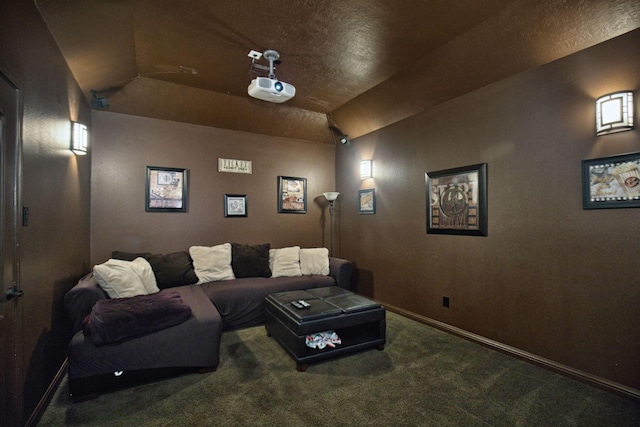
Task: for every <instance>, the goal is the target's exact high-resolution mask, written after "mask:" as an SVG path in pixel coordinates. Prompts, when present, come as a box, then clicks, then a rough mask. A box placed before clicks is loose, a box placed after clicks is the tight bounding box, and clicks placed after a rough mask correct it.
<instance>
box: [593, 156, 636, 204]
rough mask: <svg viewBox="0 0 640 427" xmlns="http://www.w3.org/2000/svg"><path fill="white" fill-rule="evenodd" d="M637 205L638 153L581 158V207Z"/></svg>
mask: <svg viewBox="0 0 640 427" xmlns="http://www.w3.org/2000/svg"><path fill="white" fill-rule="evenodd" d="M638 207H640V152H637V153H629V154H621V155H618V156H610V157H601V158H598V159H589V160H583V161H582V208H583V209H605V208H638Z"/></svg>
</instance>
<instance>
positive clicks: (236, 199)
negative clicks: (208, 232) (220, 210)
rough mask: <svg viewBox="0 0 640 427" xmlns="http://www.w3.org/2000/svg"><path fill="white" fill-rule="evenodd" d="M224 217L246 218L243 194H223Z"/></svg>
mask: <svg viewBox="0 0 640 427" xmlns="http://www.w3.org/2000/svg"><path fill="white" fill-rule="evenodd" d="M224 216H225V218H228V217H246V216H247V196H246V195H245V194H225V195H224Z"/></svg>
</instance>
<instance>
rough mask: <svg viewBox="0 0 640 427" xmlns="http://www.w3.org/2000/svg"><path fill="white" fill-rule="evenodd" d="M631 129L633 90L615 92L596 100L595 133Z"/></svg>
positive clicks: (605, 133) (602, 133)
mask: <svg viewBox="0 0 640 427" xmlns="http://www.w3.org/2000/svg"><path fill="white" fill-rule="evenodd" d="M631 129H633V92H616V93H610V94H608V95H604V96H601V97H600V98H598V100H597V101H596V135H598V136H600V135H607V134H610V133H616V132H624V131H626V130H631Z"/></svg>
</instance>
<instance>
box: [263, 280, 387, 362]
mask: <svg viewBox="0 0 640 427" xmlns="http://www.w3.org/2000/svg"><path fill="white" fill-rule="evenodd" d="M298 300H304V301H306V302H307V303H308V304H309V307H308V308H296V307H295V306H294V305H293V304H291V302H292V301H298ZM265 308H266V313H265V314H266V322H265V328H266V330H267V334H268V335H269V336H272V337H274V338H275V339H276V340H277V341H278V342H279V343H280V345H282V347H283V348H284V349H285V350H286V351H287V352H288V353H289V354H290V355H291V357H293V359H294V360H295V361H296V364H297V370H298V371H300V372H304V371H305V370H306V369H307V367H308V364H309V363H313V362H317V361H320V360H326V359H330V358H334V357H338V356H342V355H344V354H348V353H353V352H356V351H360V350H363V349H368V348H378V349H379V350H384V344H385V341H386V320H385V309H384V307H382V306H381V305H380V304H378V303H377V302H375V301H372V300H370V299H368V298H365V297H363V296H360V295H356V294H354V293H352V292H349V291H347V290H344V289H342V288H339V287H337V286H329V287H325V288H316V289H309V290H306V291H291V292H279V293H275V294H271V295H268V296H267V298H266V299H265ZM325 331H334V332H335V333H336V334H337V335H338V336H339V337H340V340H341V344H337V345H336V346H335V347H330V346H327V347H325V348H323V349H319V348H311V347H308V346H307V345H306V338H307V335H313V334H316V333H319V332H325Z"/></svg>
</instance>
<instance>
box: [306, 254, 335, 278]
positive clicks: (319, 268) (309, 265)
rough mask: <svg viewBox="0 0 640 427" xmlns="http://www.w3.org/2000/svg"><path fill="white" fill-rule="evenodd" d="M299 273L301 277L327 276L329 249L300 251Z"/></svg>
mask: <svg viewBox="0 0 640 427" xmlns="http://www.w3.org/2000/svg"><path fill="white" fill-rule="evenodd" d="M300 272H301V273H302V275H303V276H306V275H311V274H318V275H322V276H328V275H329V249H327V248H304V249H300Z"/></svg>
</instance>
